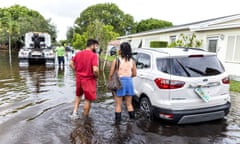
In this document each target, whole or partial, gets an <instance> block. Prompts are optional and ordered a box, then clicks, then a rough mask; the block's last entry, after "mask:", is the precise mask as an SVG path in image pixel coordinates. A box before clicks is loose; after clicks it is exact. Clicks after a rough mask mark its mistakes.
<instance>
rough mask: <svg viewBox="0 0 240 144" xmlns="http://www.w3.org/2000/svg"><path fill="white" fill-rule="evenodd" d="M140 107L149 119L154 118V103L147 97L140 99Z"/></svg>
mask: <svg viewBox="0 0 240 144" xmlns="http://www.w3.org/2000/svg"><path fill="white" fill-rule="evenodd" d="M140 109H141V110H142V111H143V112H144V113H145V115H146V117H147V119H150V120H154V114H153V110H152V104H151V102H150V101H149V99H148V98H147V97H143V98H141V99H140Z"/></svg>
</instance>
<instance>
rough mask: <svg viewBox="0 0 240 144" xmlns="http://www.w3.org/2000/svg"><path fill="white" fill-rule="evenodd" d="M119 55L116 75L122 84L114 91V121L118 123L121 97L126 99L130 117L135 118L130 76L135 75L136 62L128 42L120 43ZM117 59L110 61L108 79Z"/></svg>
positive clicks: (132, 87)
mask: <svg viewBox="0 0 240 144" xmlns="http://www.w3.org/2000/svg"><path fill="white" fill-rule="evenodd" d="M119 55H120V57H119V58H118V62H119V64H118V65H119V66H118V67H119V68H118V75H119V77H120V81H121V84H122V88H121V89H119V90H117V91H116V92H115V103H116V105H115V121H116V123H120V121H121V112H122V109H121V107H122V101H123V97H124V98H125V101H126V106H127V110H128V113H129V117H130V119H134V118H135V114H134V109H133V105H132V96H134V86H133V81H132V78H133V77H135V76H136V73H137V72H136V64H135V62H134V60H133V59H132V49H131V46H130V44H129V43H127V42H124V43H122V44H121V45H120V50H119ZM116 62H117V60H116V59H115V60H114V61H113V63H112V66H111V69H110V73H109V79H111V78H112V75H113V72H114V70H115V65H116Z"/></svg>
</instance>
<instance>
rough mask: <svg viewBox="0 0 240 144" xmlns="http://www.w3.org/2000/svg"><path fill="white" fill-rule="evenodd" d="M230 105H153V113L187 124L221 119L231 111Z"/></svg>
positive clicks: (159, 116) (228, 103)
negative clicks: (189, 107)
mask: <svg viewBox="0 0 240 144" xmlns="http://www.w3.org/2000/svg"><path fill="white" fill-rule="evenodd" d="M230 107H231V103H230V102H227V103H226V104H224V105H219V106H214V107H208V108H200V109H192V110H169V109H163V108H158V107H155V106H153V113H154V115H155V116H156V117H158V118H161V119H166V120H168V121H171V122H174V123H178V124H187V123H196V122H204V121H210V120H216V119H221V118H223V117H224V116H225V115H227V114H228V113H229V109H230Z"/></svg>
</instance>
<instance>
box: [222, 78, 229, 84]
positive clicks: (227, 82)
mask: <svg viewBox="0 0 240 144" xmlns="http://www.w3.org/2000/svg"><path fill="white" fill-rule="evenodd" d="M222 82H223V83H224V84H230V78H229V77H225V78H223V79H222Z"/></svg>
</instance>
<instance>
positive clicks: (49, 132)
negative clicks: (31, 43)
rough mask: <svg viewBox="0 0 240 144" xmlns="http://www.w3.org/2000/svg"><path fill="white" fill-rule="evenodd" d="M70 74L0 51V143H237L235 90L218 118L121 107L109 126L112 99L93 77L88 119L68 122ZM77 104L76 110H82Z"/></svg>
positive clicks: (239, 103) (239, 102)
mask: <svg viewBox="0 0 240 144" xmlns="http://www.w3.org/2000/svg"><path fill="white" fill-rule="evenodd" d="M74 95H75V82H74V73H73V72H72V71H71V70H70V69H69V67H68V66H65V68H59V67H58V66H56V67H55V68H46V67H45V66H44V65H42V66H39V65H34V66H30V67H28V68H19V66H18V61H17V59H16V54H15V55H13V60H12V64H9V59H8V53H7V52H5V51H0V144H71V143H73V144H75V143H76V144H78V143H79V144H81V143H82V144H85V143H86V144H91V143H99V144H236V143H240V94H237V93H231V98H232V108H231V111H230V114H229V115H228V116H227V117H226V118H225V119H223V120H217V121H211V122H205V123H200V124H191V125H174V124H169V123H166V122H162V121H153V122H151V121H148V120H147V119H145V118H144V116H143V114H142V113H141V111H139V110H137V120H136V121H131V120H129V119H128V114H127V111H126V109H125V110H124V111H123V120H122V123H121V125H119V126H115V125H114V101H113V98H112V96H111V93H110V92H108V91H107V90H106V88H105V80H104V74H101V78H100V80H99V81H98V94H97V96H98V100H97V101H96V102H94V103H93V105H92V109H91V112H90V117H89V118H84V117H81V118H80V119H79V120H76V121H71V120H70V118H69V115H70V113H71V112H72V108H73V99H74ZM82 108H83V105H82V104H81V105H80V108H79V113H82Z"/></svg>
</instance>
